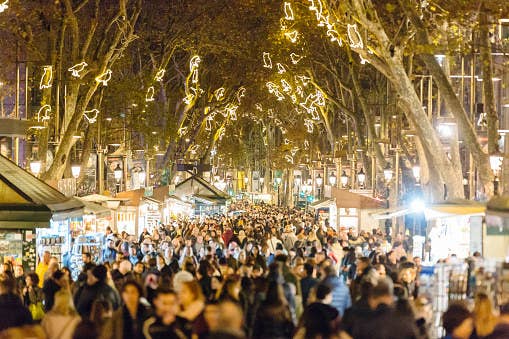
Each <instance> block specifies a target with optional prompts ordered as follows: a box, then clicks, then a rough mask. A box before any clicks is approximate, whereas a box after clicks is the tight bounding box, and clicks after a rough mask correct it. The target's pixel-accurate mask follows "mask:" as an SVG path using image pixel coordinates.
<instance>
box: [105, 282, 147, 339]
mask: <svg viewBox="0 0 509 339" xmlns="http://www.w3.org/2000/svg"><path fill="white" fill-rule="evenodd" d="M120 293H121V297H122V301H123V303H124V306H122V307H121V308H119V309H118V310H116V311H115V312H114V313H113V316H112V317H111V321H109V322H108V323H106V324H105V326H104V328H103V334H102V338H108V339H123V338H130V339H143V322H144V321H145V320H147V318H148V316H149V310H148V309H147V308H146V307H145V306H144V305H142V304H141V303H140V298H141V297H142V295H143V294H142V288H141V286H140V285H138V283H136V282H135V281H133V280H129V281H127V282H125V283H124V284H123V285H122V288H121V290H120Z"/></svg>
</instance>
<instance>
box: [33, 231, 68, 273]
mask: <svg viewBox="0 0 509 339" xmlns="http://www.w3.org/2000/svg"><path fill="white" fill-rule="evenodd" d="M64 244H65V237H64V236H62V235H44V236H41V237H39V239H38V240H37V247H38V250H39V253H41V254H42V253H44V252H45V251H49V252H50V254H51V256H52V257H56V258H57V259H58V264H59V265H60V266H62V255H63V250H62V248H63V246H64Z"/></svg>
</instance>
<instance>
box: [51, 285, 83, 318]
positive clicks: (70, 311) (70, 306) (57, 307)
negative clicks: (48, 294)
mask: <svg viewBox="0 0 509 339" xmlns="http://www.w3.org/2000/svg"><path fill="white" fill-rule="evenodd" d="M50 312H51V313H54V314H60V315H77V312H76V309H75V308H74V303H73V301H72V295H71V293H70V292H69V291H67V290H64V289H62V290H60V291H58V292H57V293H55V303H54V304H53V308H52V309H51V311H50Z"/></svg>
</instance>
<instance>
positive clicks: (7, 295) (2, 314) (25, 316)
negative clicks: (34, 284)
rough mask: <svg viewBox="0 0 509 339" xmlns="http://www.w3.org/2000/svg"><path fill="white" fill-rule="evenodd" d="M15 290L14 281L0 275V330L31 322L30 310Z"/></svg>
mask: <svg viewBox="0 0 509 339" xmlns="http://www.w3.org/2000/svg"><path fill="white" fill-rule="evenodd" d="M15 290H16V281H15V280H14V279H12V278H9V277H7V276H5V275H4V274H2V275H0V332H2V331H3V330H5V329H8V328H11V327H19V326H23V325H29V324H31V323H32V315H31V314H30V311H29V310H28V308H27V307H25V306H24V305H23V301H22V300H21V298H20V297H19V296H18V295H17V294H15Z"/></svg>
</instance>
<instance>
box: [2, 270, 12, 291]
mask: <svg viewBox="0 0 509 339" xmlns="http://www.w3.org/2000/svg"><path fill="white" fill-rule="evenodd" d="M0 288H1V289H3V290H4V291H5V292H6V293H14V290H15V289H16V280H15V279H14V278H12V277H11V276H10V275H8V274H5V273H3V274H1V275H0Z"/></svg>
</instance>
